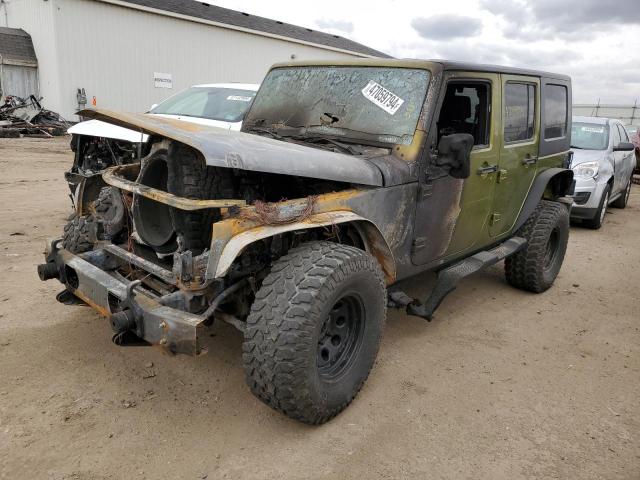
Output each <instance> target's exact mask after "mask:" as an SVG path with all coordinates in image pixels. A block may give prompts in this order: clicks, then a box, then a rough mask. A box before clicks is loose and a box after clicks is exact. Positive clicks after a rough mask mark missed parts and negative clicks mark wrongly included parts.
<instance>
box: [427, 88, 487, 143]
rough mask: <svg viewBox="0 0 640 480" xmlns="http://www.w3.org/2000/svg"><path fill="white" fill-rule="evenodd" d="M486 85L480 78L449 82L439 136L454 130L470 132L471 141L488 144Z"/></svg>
mask: <svg viewBox="0 0 640 480" xmlns="http://www.w3.org/2000/svg"><path fill="white" fill-rule="evenodd" d="M490 101H491V99H490V91H489V85H488V84H487V83H482V82H457V81H456V82H451V83H449V84H448V85H447V90H446V92H445V95H444V101H443V102H442V108H441V109H440V116H439V118H438V139H440V137H441V136H443V135H451V134H453V133H468V134H470V135H472V136H473V145H474V146H477V145H489V132H490V125H489V121H490V120H489V118H490V116H489V104H490Z"/></svg>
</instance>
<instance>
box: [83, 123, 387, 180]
mask: <svg viewBox="0 0 640 480" xmlns="http://www.w3.org/2000/svg"><path fill="white" fill-rule="evenodd" d="M79 115H81V116H83V117H86V118H96V119H99V120H103V121H105V122H109V123H114V124H116V125H120V126H123V127H126V128H130V129H133V130H139V131H141V132H144V133H147V134H149V135H159V136H162V137H166V138H170V139H173V140H177V141H179V142H181V143H184V144H185V145H189V146H190V147H192V148H194V149H195V150H197V151H198V152H200V153H201V154H202V156H203V158H204V160H205V161H206V163H207V165H210V166H212V167H225V168H238V169H243V170H250V171H256V172H268V173H279V174H282V175H293V176H300V177H308V178H319V179H324V180H333V181H337V182H347V183H355V184H359V185H372V186H382V185H383V184H384V181H383V178H382V173H381V172H380V169H379V168H378V167H376V166H375V165H374V164H373V163H371V162H369V161H368V160H365V159H362V158H358V157H354V156H352V155H346V154H342V153H334V152H329V151H326V150H319V149H314V148H309V147H305V146H304V145H298V144H295V143H289V142H282V141H279V140H274V139H271V138H265V137H261V136H258V135H250V134H247V133H243V132H234V131H231V130H223V129H221V128H216V127H210V126H208V125H197V124H194V123H188V122H183V121H180V120H175V119H172V118H162V117H152V116H149V115H144V114H136V113H120V112H112V111H110V110H83V111H81V112H79Z"/></svg>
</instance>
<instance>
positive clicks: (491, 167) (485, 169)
mask: <svg viewBox="0 0 640 480" xmlns="http://www.w3.org/2000/svg"><path fill="white" fill-rule="evenodd" d="M497 171H498V165H488V166H486V167H480V168H479V169H478V175H486V174H487V173H494V172H497Z"/></svg>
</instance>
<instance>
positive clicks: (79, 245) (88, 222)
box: [62, 215, 98, 254]
mask: <svg viewBox="0 0 640 480" xmlns="http://www.w3.org/2000/svg"><path fill="white" fill-rule="evenodd" d="M97 238H98V223H97V222H96V221H95V219H94V218H93V217H92V216H86V217H79V216H77V215H75V216H74V217H73V218H72V219H71V220H69V222H68V223H67V224H66V225H65V226H64V232H63V234H62V248H64V249H66V250H69V251H70V252H71V253H76V254H77V253H84V252H88V251H89V250H91V249H92V248H93V245H94V243H95V242H96V240H97Z"/></svg>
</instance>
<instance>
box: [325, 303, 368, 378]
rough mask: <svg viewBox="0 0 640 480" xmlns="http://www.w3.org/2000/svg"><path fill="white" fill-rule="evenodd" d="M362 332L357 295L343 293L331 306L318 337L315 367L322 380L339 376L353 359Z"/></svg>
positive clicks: (362, 306) (362, 321)
mask: <svg viewBox="0 0 640 480" xmlns="http://www.w3.org/2000/svg"><path fill="white" fill-rule="evenodd" d="M363 334H364V304H363V302H362V300H361V298H360V296H358V295H356V294H354V293H350V294H347V295H344V296H342V297H341V298H340V299H338V300H337V301H336V302H335V303H334V305H333V306H332V307H331V310H330V311H329V314H328V315H327V317H326V318H325V320H324V323H323V325H322V329H321V330H320V336H319V337H318V350H317V355H316V358H317V367H318V373H319V374H320V377H321V378H322V379H324V380H336V379H339V378H340V377H341V376H342V375H343V374H344V373H345V372H347V371H348V370H349V367H350V366H351V365H352V364H353V362H354V361H355V359H356V357H357V355H358V350H359V349H360V345H361V344H362V337H363Z"/></svg>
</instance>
